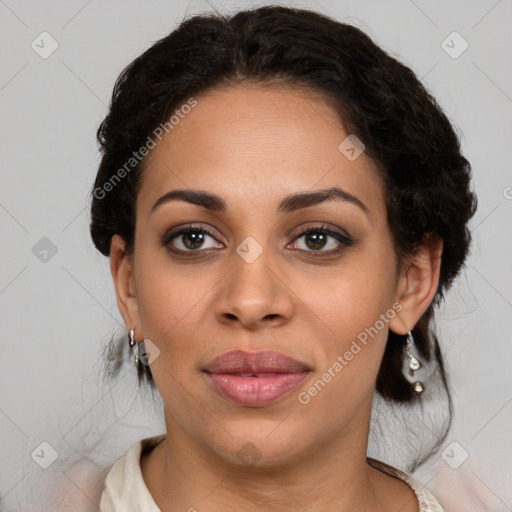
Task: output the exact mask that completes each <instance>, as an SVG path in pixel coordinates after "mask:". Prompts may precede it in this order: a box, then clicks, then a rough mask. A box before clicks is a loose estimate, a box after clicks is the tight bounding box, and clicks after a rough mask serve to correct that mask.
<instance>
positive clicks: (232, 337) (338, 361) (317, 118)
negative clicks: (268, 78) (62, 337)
mask: <svg viewBox="0 0 512 512" xmlns="http://www.w3.org/2000/svg"><path fill="white" fill-rule="evenodd" d="M196 99H197V106H195V107H194V108H193V109H191V111H190V113H188V114H187V115H186V116H184V117H183V118H182V119H180V121H179V123H178V124H175V125H174V127H173V129H172V130H170V131H169V133H168V134H166V135H165V136H164V137H163V139H162V140H161V142H160V143H158V145H157V146H156V147H155V148H154V149H153V150H152V151H151V153H150V155H149V156H148V158H147V160H146V162H145V164H146V166H145V170H144V174H143V179H142V182H141V188H140V192H139V194H138V197H137V203H136V211H137V221H136V233H135V250H134V258H133V260H131V259H129V258H126V259H125V260H124V262H123V265H125V266H126V268H130V269H131V270H129V271H127V272H128V273H127V275H129V282H130V291H131V292H132V293H133V297H130V298H128V299H127V301H126V303H125V306H126V309H125V310H124V311H123V315H124V316H125V319H126V323H127V327H128V328H131V327H132V326H133V325H136V326H137V328H136V339H137V341H140V340H141V339H142V338H145V339H149V340H151V343H152V344H154V346H156V347H157V348H158V351H159V353H158V356H157V357H156V358H155V359H154V361H153V362H152V363H151V371H152V373H153V376H154V380H155V383H156V386H157V388H158V390H159V392H160V394H161V396H162V398H163V401H164V404H165V415H166V422H167V428H168V432H175V433H176V436H178V437H181V438H182V440H183V442H184V443H192V444H195V445H196V446H203V447H208V448H207V449H208V450H209V452H210V453H211V454H215V455H216V456H219V457H221V458H223V459H225V460H228V461H234V462H236V461H237V459H240V458H241V457H245V458H247V457H248V458H252V459H253V461H256V460H259V461H260V463H262V464H263V463H268V464H272V463H274V462H276V461H283V460H289V461H293V460H296V459H299V458H300V457H304V456H306V455H307V454H308V453H314V451H315V450H317V449H318V447H320V446H324V445H325V443H326V442H331V444H332V443H337V442H340V443H341V442H347V439H352V440H353V441H354V442H357V441H360V442H364V440H365V438H367V435H368V430H367V422H368V419H369V414H370V408H371V399H372V394H373V392H374V389H375V381H376V376H377V373H378V369H379V366H380V362H381V359H382V356H383V351H384V347H385V342H386V339H387V335H388V329H390V328H391V327H392V325H393V324H395V323H396V322H398V318H399V316H400V314H399V310H400V306H398V307H397V303H396V300H397V296H399V295H400V289H399V288H400V286H399V284H400V279H399V277H400V276H399V275H397V272H396V270H395V269H396V261H397V260H396V255H395V252H394V249H393V245H392V239H391V233H390V230H389V226H388V223H387V217H386V208H385V192H384V187H383V183H382V181H381V179H380V177H379V175H378V173H377V171H376V169H375V167H374V165H373V163H372V161H371V160H370V159H369V158H368V157H367V156H366V154H365V153H364V152H363V153H362V154H361V155H360V156H359V157H357V158H355V159H354V158H353V154H352V152H351V151H350V150H349V151H348V152H346V151H342V150H340V149H339V146H340V143H341V142H342V141H344V140H345V139H346V137H347V136H348V135H349V134H348V133H346V132H345V131H344V128H343V126H342V124H341V122H340V119H339V118H338V117H337V115H336V113H335V112H334V111H333V110H332V109H331V108H330V107H329V106H328V105H327V104H325V103H324V102H322V100H321V99H319V98H316V97H313V96H312V95H306V93H305V92H304V91H298V90H294V89H291V88H284V87H283V88H263V87H248V86H236V87H230V88H225V89H222V90H218V91H215V92H210V93H208V94H204V95H201V96H198V97H197V98H196ZM349 157H350V158H349ZM331 189H332V190H333V191H334V192H332V193H331V194H327V195H326V197H323V196H322V194H323V193H324V192H325V191H328V190H331ZM178 190H180V191H185V192H192V191H200V192H201V193H206V194H209V195H210V196H214V200H211V197H210V198H209V196H202V198H201V201H199V200H198V198H199V197H200V196H199V195H195V196H193V195H192V194H189V196H188V200H187V196H183V195H181V197H180V195H179V194H174V197H170V196H167V200H166V199H161V198H162V197H163V196H164V195H166V194H168V193H169V192H173V191H174V192H176V191H178ZM305 194H308V195H307V196H304V195H305ZM311 194H313V195H311ZM294 196H297V197H295V198H293V197H294ZM159 199H160V201H159ZM199 203H200V204H199ZM183 229H186V230H187V231H186V232H182V231H181V230H183ZM132 271H133V272H132ZM393 330H394V329H393ZM405 332H406V331H405ZM150 346H151V345H150ZM158 351H156V352H154V354H157V352H158ZM233 351H243V352H244V353H245V355H244V354H240V353H235V354H234V355H233V354H231V355H232V357H229V356H228V357H227V362H226V361H224V362H222V361H221V362H220V363H219V364H217V365H215V364H214V363H212V361H214V360H215V359H216V358H218V357H219V356H222V355H224V354H227V353H231V352H233ZM267 351H271V352H272V354H270V357H268V358H265V354H264V355H263V357H262V359H261V360H259V359H258V357H256V360H257V361H259V364H260V366H259V367H258V371H260V372H261V373H267V374H270V375H261V374H258V375H256V376H254V375H255V374H256V373H257V372H256V370H255V372H254V375H252V374H251V373H252V370H254V368H253V367H252V366H251V364H253V363H254V361H255V360H254V359H253V360H251V359H250V358H249V362H247V359H246V358H245V356H246V355H247V354H249V355H252V356H254V355H255V354H256V356H258V354H259V355H261V353H262V352H267ZM150 352H151V350H150ZM275 353H278V354H281V355H282V356H283V357H282V358H281V359H280V358H279V356H276V355H275ZM267 355H268V354H267ZM244 358H245V359H244ZM285 358H291V359H292V360H293V361H292V362H291V363H290V360H289V359H285ZM233 361H234V362H233ZM251 361H252V363H251ZM262 361H263V362H262ZM276 361H277V363H275V362H276ZM217 362H218V361H217ZM274 363H275V367H274V366H272V364H274ZM230 364H231V365H234V366H236V365H241V366H242V367H243V368H242V369H241V370H240V371H239V372H238V374H236V375H233V374H230V375H227V376H226V374H227V373H229V371H230V369H231V371H233V372H234V373H236V371H235V370H233V368H232V367H230V369H227V366H226V365H228V366H229V365H230ZM254 364H256V366H257V365H258V362H256V363H254ZM247 365H249V366H247ZM265 365H266V366H265ZM269 365H270V366H269ZM287 365H289V366H287ZM278 367H279V368H278ZM215 368H216V369H217V370H218V371H217V373H215V371H213V375H212V373H208V371H205V370H212V369H213V370H215ZM242 374H243V375H242ZM258 378H259V379H267V380H262V381H260V383H255V384H254V385H253V384H252V382H254V379H258ZM236 379H239V380H238V381H236ZM251 379H252V380H251ZM262 382H263V384H262ZM237 386H238V387H237ZM244 450H245V451H246V452H247V453H245V452H244Z"/></svg>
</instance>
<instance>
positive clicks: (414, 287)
mask: <svg viewBox="0 0 512 512" xmlns="http://www.w3.org/2000/svg"><path fill="white" fill-rule="evenodd" d="M442 253H443V240H442V239H441V238H440V237H439V236H437V235H435V234H434V233H429V234H427V235H426V237H425V238H424V241H423V243H422V245H421V246H420V247H419V249H418V250H417V252H416V253H415V254H414V256H412V257H409V258H406V261H404V263H403V265H402V268H401V270H400V274H399V278H398V286H397V291H396V295H395V301H396V302H399V303H400V304H401V306H402V309H401V310H400V313H398V314H397V315H396V316H395V317H394V318H393V319H391V320H390V322H389V324H388V325H389V329H390V330H391V331H393V332H394V333H396V334H407V333H408V332H409V331H411V330H412V329H413V327H414V326H415V325H416V323H417V322H418V320H419V319H420V318H421V315H423V313H424V312H425V311H426V310H427V308H428V306H429V305H430V303H431V302H432V300H433V298H434V296H435V294H436V291H437V287H438V285H439V273H440V270H441V255H442Z"/></svg>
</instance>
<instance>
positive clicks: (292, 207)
mask: <svg viewBox="0 0 512 512" xmlns="http://www.w3.org/2000/svg"><path fill="white" fill-rule="evenodd" d="M333 199H335V200H342V201H346V202H348V203H351V204H354V205H356V206H358V207H359V208H360V209H361V210H363V211H364V212H365V213H366V215H367V216H368V217H369V218H370V219H371V213H370V210H369V209H368V207H367V206H366V205H365V204H364V203H363V202H362V201H361V200H360V199H358V198H357V197H356V196H354V195H352V194H349V193H348V192H346V191H344V190H342V189H340V188H338V187H333V188H329V189H325V190H315V191H313V192H302V193H298V194H292V195H290V196H287V197H285V198H284V199H283V200H282V201H281V202H280V203H279V206H278V209H277V211H278V212H280V213H288V212H293V211H296V210H300V209H302V208H309V207H311V206H315V205H317V204H320V203H323V202H324V201H329V200H333ZM176 200H181V201H186V202H187V203H191V204H195V205H197V206H202V207H203V208H206V209H207V210H211V211H215V212H223V213H225V212H227V209H228V208H227V204H226V202H225V201H224V199H222V198H221V197H220V196H218V195H217V194H213V193H212V192H206V191H204V190H190V189H188V190H171V191H170V192H167V193H166V194H164V195H163V196H162V197H160V198H159V199H158V200H157V201H156V202H155V204H154V205H153V206H152V207H151V211H150V213H153V212H154V211H155V210H156V209H157V208H158V207H159V206H161V205H163V204H165V203H168V202H170V201H176Z"/></svg>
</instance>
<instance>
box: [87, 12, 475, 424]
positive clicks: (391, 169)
mask: <svg viewBox="0 0 512 512" xmlns="http://www.w3.org/2000/svg"><path fill="white" fill-rule="evenodd" d="M240 83H254V84H259V85H262V86H263V85H268V84H278V85H280V84H282V85H288V86H294V87H302V88H304V90H306V91H309V92H315V93H317V94H318V93H319V94H320V95H321V96H322V97H323V98H324V99H325V100H326V101H328V102H329V104H330V105H331V106H332V107H333V108H334V109H335V110H336V112H337V113H338V114H339V116H340V122H342V124H343V125H344V127H345V129H346V130H347V131H348V133H352V134H355V135H356V136H357V137H358V138H359V139H360V140H361V141H362V142H363V143H364V144H365V146H366V149H365V151H366V154H367V155H368V156H369V157H370V158H372V159H373V161H374V162H375V163H376V164H377V167H378V169H379V172H380V174H381V175H382V177H383V178H384V183H385V187H386V202H387V204H386V207H387V213H388V219H389V226H390V230H391V232H392V237H393V243H394V247H395V251H396V254H397V256H398V260H399V261H401V260H402V259H403V257H404V256H405V255H408V254H412V253H414V251H415V249H417V248H418V247H419V245H420V244H422V243H425V242H428V239H429V237H432V236H437V237H440V238H441V239H442V240H443V253H442V260H441V269H440V281H439V286H438V289H437V292H436V295H435V297H434V300H433V301H432V303H431V304H430V306H429V307H428V309H427V310H426V312H425V313H424V314H423V315H422V317H421V319H420V320H419V322H418V323H417V325H416V326H415V327H414V329H413V331H412V334H413V336H414V339H415V343H416V345H417V347H418V351H419V353H420V355H421V356H422V358H423V359H424V360H426V361H431V360H432V358H433V359H434V362H437V364H438V367H439V369H440V377H441V380H442V384H443V386H444V388H445V390H446V391H447V393H448V398H449V404H450V421H451V410H452V409H451V398H450V393H449V388H448V384H447V377H446V372H445V369H444V365H443V358H442V354H441V350H440V347H439V343H438V339H437V337H436V334H435V333H434V332H433V329H432V328H431V326H430V322H431V320H432V319H433V308H434V306H436V305H438V304H439V303H440V301H441V300H442V299H443V298H444V295H443V294H444V292H445V291H446V290H447V289H448V288H449V287H450V285H451V283H452V281H453V279H454V278H455V277H456V275H457V274H458V273H459V271H460V270H461V268H462V266H463V264H464V260H465V258H466V256H467V254H468V250H469V245H470V242H471V234H470V231H469V229H468V222H469V220H470V219H471V217H472V216H473V215H474V213H475V210H476V205H477V201H476V197H475V195H474V194H473V193H472V192H471V190H470V178H471V167H470V165H469V163H468V161H467V160H466V159H465V158H464V156H462V154H461V149H460V144H459V140H458V136H457V135H456V133H455V131H454V129H453V127H452V125H451V123H450V122H449V120H448V119H447V117H446V116H445V114H444V113H443V111H442V109H441V108H440V107H439V105H438V103H437V102H436V100H435V99H434V98H433V97H432V96H431V95H430V94H429V92H427V90H426V89H425V87H424V86H423V85H422V84H421V82H420V81H419V80H418V78H417V77H416V76H415V74H414V73H413V71H411V69H409V68H408V67H407V66H405V65H403V64H401V63H400V62H399V61H398V60H396V59H395V58H393V57H391V56H390V55H388V54H387V53H386V52H385V51H384V50H382V49H381V48H379V47H378V46H377V45H376V44H375V43H373V42H372V40H371V39H370V38H369V37H368V36H367V35H365V34H364V33H363V32H362V31H361V30H359V29H357V28H355V27H353V26H351V25H348V24H344V23H340V22H338V21H336V20H333V19H331V18H329V17H327V16H325V15H323V14H319V13H316V12H312V11H308V10H303V9H294V8H285V7H279V6H265V7H261V8H257V9H250V10H245V11H240V12H238V13H235V14H233V15H230V16H224V15H221V14H219V13H216V14H204V15H197V16H194V17H191V18H189V19H186V20H184V21H183V22H182V23H181V24H180V25H179V27H178V28H177V29H176V30H174V31H173V32H171V33H170V34H169V35H168V36H166V37H164V38H163V39H161V40H159V41H157V42H156V43H155V44H153V46H151V47H150V48H149V49H148V50H146V51H145V52H144V53H143V54H142V55H140V56H139V57H138V58H137V59H135V60H134V61H133V62H132V63H131V64H130V65H129V66H127V67H126V68H125V69H124V71H123V72H122V73H121V75H120V76H119V78H118V80H117V82H116V84H115V88H114V91H113V95H112V102H111V106H110V111H109V113H108V115H107V116H106V118H105V119H104V121H103V122H102V123H101V126H100V127H99V129H98V132H97V138H98V141H99V144H100V147H101V152H102V160H101V164H100V167H99V171H98V174H97V177H96V181H95V184H94V188H93V190H92V191H91V195H92V196H93V197H92V205H91V224H90V231H91V235H92V239H93V241H94V244H95V246H96V247H97V249H98V250H99V251H100V252H101V253H102V254H104V255H105V256H107V255H109V252H110V242H111V238H112V236H113V235H114V234H116V233H117V234H119V235H120V236H121V237H122V238H123V239H124V241H125V243H126V249H127V251H128V252H129V253H130V252H131V251H133V247H134V232H135V230H134V228H135V213H136V212H135V199H136V197H137V193H138V186H139V184H140V176H141V173H142V172H143V168H144V165H143V164H144V160H142V161H141V162H138V161H137V162H135V163H134V166H133V169H131V170H130V169H129V170H128V171H129V172H124V173H122V174H123V178H122V179H119V173H118V171H119V170H120V169H121V168H123V165H124V166H125V167H124V169H125V171H126V162H127V161H130V159H131V158H132V156H133V154H134V151H135V150H137V149H138V148H139V147H141V146H143V145H144V143H145V141H148V140H149V139H150V138H151V137H152V136H153V135H154V133H155V129H156V128H157V127H158V126H160V125H162V124H164V123H165V122H167V121H168V120H169V117H170V116H171V115H172V114H173V112H175V111H176V109H177V108H178V107H179V106H180V105H183V104H186V102H187V100H189V99H190V98H191V97H193V96H197V95H200V94H201V93H204V92H206V91H209V90H212V89H215V88H222V87H226V86H229V85H236V84H240ZM152 134H153V135H152ZM116 173H118V175H117V176H114V175H115V174H116ZM112 180H115V181H112ZM107 184H110V187H108V188H107ZM106 191H108V198H107V199H104V196H105V195H106ZM405 342H406V336H402V335H398V334H396V333H393V332H389V338H388V342H387V345H386V350H385V354H384V357H383V361H382V365H381V368H380V371H379V374H378V377H377V391H378V392H379V393H380V394H381V395H382V396H383V397H384V398H385V399H387V400H389V401H394V402H399V403H404V402H411V401H413V400H417V399H418V397H417V395H416V394H415V393H414V392H413V390H412V387H411V385H410V383H409V382H408V381H407V380H406V379H405V378H404V376H403V374H402V361H403V352H404V351H403V348H404V344H405ZM143 376H144V377H146V378H147V379H148V380H149V381H150V382H151V383H152V377H151V371H150V369H149V367H148V366H144V365H139V377H143Z"/></svg>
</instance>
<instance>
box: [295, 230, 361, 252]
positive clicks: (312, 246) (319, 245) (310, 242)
mask: <svg viewBox="0 0 512 512" xmlns="http://www.w3.org/2000/svg"><path fill="white" fill-rule="evenodd" d="M301 239H303V241H302V242H299V241H300V240H301ZM294 245H295V247H294V248H295V249H299V250H301V251H304V252H310V253H319V254H318V255H323V254H325V255H330V254H334V253H337V252H340V251H342V250H343V249H344V248H345V247H348V246H350V245H352V239H351V238H350V237H348V236H347V235H345V234H343V233H340V232H338V231H334V230H332V229H330V228H327V227H312V228H308V229H306V230H304V231H302V232H301V233H299V234H298V235H297V237H296V238H295V241H294Z"/></svg>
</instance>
